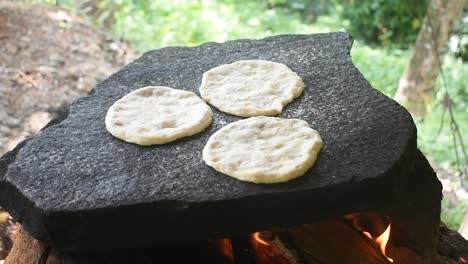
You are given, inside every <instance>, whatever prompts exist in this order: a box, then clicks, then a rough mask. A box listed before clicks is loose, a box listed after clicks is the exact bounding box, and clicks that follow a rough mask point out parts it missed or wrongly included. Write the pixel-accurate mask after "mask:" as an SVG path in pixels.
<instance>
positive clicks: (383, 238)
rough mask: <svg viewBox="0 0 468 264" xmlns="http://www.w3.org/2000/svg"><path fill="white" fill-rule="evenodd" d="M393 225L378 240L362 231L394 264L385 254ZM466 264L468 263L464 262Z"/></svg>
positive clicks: (390, 259)
mask: <svg viewBox="0 0 468 264" xmlns="http://www.w3.org/2000/svg"><path fill="white" fill-rule="evenodd" d="M391 226H392V225H391V224H389V225H388V227H387V229H386V230H385V231H384V232H383V233H382V234H380V236H378V237H377V238H376V239H372V235H371V234H370V233H369V232H367V231H362V233H363V234H364V235H365V236H366V237H367V238H369V239H371V240H374V241H375V243H377V244H378V245H379V246H380V250H382V254H383V255H384V256H385V257H386V258H387V259H388V261H390V262H392V263H393V259H392V258H389V257H388V256H387V254H385V248H386V247H387V243H388V239H389V238H390V230H391ZM462 263H466V262H462Z"/></svg>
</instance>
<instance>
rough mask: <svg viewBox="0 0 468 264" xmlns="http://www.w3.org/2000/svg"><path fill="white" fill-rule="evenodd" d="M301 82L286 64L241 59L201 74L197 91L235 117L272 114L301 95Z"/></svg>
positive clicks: (302, 84)
mask: <svg viewBox="0 0 468 264" xmlns="http://www.w3.org/2000/svg"><path fill="white" fill-rule="evenodd" d="M303 90H304V82H303V81H302V79H301V77H299V75H297V73H295V72H293V71H292V70H291V69H289V68H288V67H287V66H286V65H284V64H281V63H277V62H272V61H264V60H241V61H236V62H234V63H231V64H225V65H221V66H218V67H216V68H213V69H211V70H209V71H207V72H205V73H204V74H203V78H202V84H201V86H200V94H201V96H202V98H203V100H205V101H206V102H208V103H210V104H211V105H213V106H215V107H216V108H218V109H219V110H221V111H223V112H225V113H228V114H232V115H237V116H243V117H250V116H273V115H278V114H280V113H281V112H282V111H283V107H284V106H285V105H287V104H288V103H290V102H292V101H293V100H294V98H296V97H298V96H299V95H301V93H302V91H303Z"/></svg>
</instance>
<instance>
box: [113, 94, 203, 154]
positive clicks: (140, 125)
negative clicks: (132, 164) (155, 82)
mask: <svg viewBox="0 0 468 264" xmlns="http://www.w3.org/2000/svg"><path fill="white" fill-rule="evenodd" d="M211 121H212V113H211V109H210V107H209V106H208V105H207V104H206V103H205V102H204V101H203V100H201V99H200V98H199V97H198V96H197V95H196V94H194V93H192V92H187V91H182V90H176V89H172V88H169V87H164V86H148V87H144V88H140V89H138V90H135V91H133V92H131V93H129V94H127V95H125V96H124V97H122V98H121V99H119V100H118V101H116V102H115V103H114V104H113V105H112V106H111V107H110V108H109V110H108V111H107V116H106V128H107V130H108V131H109V132H110V133H111V134H112V135H114V136H115V137H117V138H120V139H122V140H125V141H127V142H130V143H135V144H138V145H144V146H146V145H155V144H164V143H168V142H171V141H174V140H176V139H179V138H182V137H188V136H191V135H193V134H196V133H198V132H201V131H202V130H203V129H205V128H206V127H207V126H209V125H210V124H211Z"/></svg>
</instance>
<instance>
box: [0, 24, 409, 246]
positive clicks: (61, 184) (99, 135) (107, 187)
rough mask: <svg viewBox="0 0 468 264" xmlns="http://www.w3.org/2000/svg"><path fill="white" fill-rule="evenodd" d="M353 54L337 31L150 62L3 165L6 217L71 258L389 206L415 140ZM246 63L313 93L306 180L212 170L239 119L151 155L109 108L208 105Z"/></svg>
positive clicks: (299, 107) (190, 51) (299, 113)
mask: <svg viewBox="0 0 468 264" xmlns="http://www.w3.org/2000/svg"><path fill="white" fill-rule="evenodd" d="M351 46H352V40H351V38H350V37H349V36H348V34H346V33H330V34H317V35H284V36H276V37H271V38H266V39H263V40H236V41H230V42H227V43H223V44H217V43H206V44H203V45H201V46H198V47H192V48H188V47H171V48H164V49H160V50H155V51H150V52H147V53H145V54H144V55H143V56H142V57H141V58H139V59H138V60H136V61H135V62H133V63H131V64H130V65H128V66H126V67H125V68H124V69H122V70H121V71H119V72H118V73H116V74H114V75H112V76H111V77H110V78H108V79H107V80H105V81H104V82H102V83H100V84H99V85H98V86H97V87H96V88H95V90H94V92H93V93H92V94H91V95H89V96H87V97H84V98H81V99H79V100H78V101H77V102H75V103H74V104H73V105H72V106H71V108H70V111H69V113H68V117H66V118H65V119H64V120H63V121H62V122H60V123H58V124H55V125H53V126H51V127H49V128H47V129H45V130H44V131H42V132H41V133H39V135H37V136H36V137H35V138H33V139H31V140H30V141H29V142H27V144H26V145H24V146H22V147H20V149H19V150H16V151H15V152H13V153H10V154H7V155H6V156H5V157H3V158H2V159H1V160H0V176H1V178H0V179H1V181H0V205H2V206H4V207H5V208H6V209H7V210H8V211H9V212H10V213H11V214H12V215H13V216H14V217H15V218H16V219H17V220H18V221H20V222H21V223H22V224H23V225H24V227H25V228H26V230H27V231H29V232H30V233H31V234H32V235H33V236H35V237H37V238H39V239H43V240H46V241H48V242H49V243H51V244H52V245H53V246H55V247H57V248H59V249H61V250H101V249H119V248H133V247H144V246H149V245H155V244H168V243H169V244H170V243H195V242H200V241H207V240H210V239H214V238H219V237H226V236H231V235H237V234H243V233H247V232H252V231H255V230H261V229H265V228H268V227H271V226H282V225H291V224H299V223H309V222H312V221H315V220H317V219H323V218H326V217H332V216H335V215H339V214H341V213H344V212H352V211H360V210H366V209H372V208H375V207H381V206H384V205H385V204H389V203H391V202H392V201H393V198H394V195H395V193H397V192H398V188H399V187H398V186H401V185H402V184H404V182H405V177H406V176H407V175H408V173H407V171H408V170H409V168H410V167H411V166H413V163H414V156H415V151H416V129H415V126H414V123H413V121H412V119H411V117H410V115H409V114H408V113H407V112H406V110H404V109H403V108H402V107H401V106H399V105H398V104H397V103H396V102H395V101H393V100H392V99H389V98H387V97H386V96H384V95H383V94H381V93H380V92H378V91H377V90H375V89H373V88H372V87H371V86H370V84H369V83H368V81H366V80H365V79H364V77H363V76H362V75H361V74H360V73H359V71H358V70H357V69H356V67H355V66H354V65H353V63H352V61H351V57H350V49H351ZM241 59H264V60H271V61H276V62H281V63H284V64H286V65H288V66H289V67H290V68H291V69H292V70H294V71H295V72H297V73H298V74H299V75H300V76H301V77H302V78H303V79H304V82H305V84H306V88H305V91H304V94H303V95H302V96H301V97H299V98H298V99H296V100H295V101H294V102H293V103H291V104H290V105H288V106H287V107H286V108H285V109H284V113H283V114H282V115H280V117H283V118H300V119H303V120H306V121H307V122H309V124H310V125H311V126H312V127H313V128H315V129H317V130H318V131H319V132H320V133H321V135H322V138H323V141H324V147H323V149H322V151H321V153H320V155H319V158H318V160H317V162H316V165H315V166H314V167H313V168H312V169H311V170H309V171H308V172H307V173H306V174H305V175H304V176H303V177H301V178H299V179H296V180H293V181H290V182H287V183H281V184H272V185H265V184H252V183H246V182H241V181H237V180H235V179H233V178H230V177H227V176H224V175H222V174H220V173H218V172H216V171H215V170H213V169H212V168H210V167H208V166H206V165H205V164H204V162H203V161H202V149H203V147H204V145H205V143H206V142H207V140H208V138H209V136H210V135H212V134H213V133H214V132H215V131H217V130H218V129H220V128H221V127H222V126H224V125H226V124H228V123H230V122H234V121H237V120H239V119H241V118H239V117H235V116H231V115H227V114H224V113H221V112H220V111H217V110H216V109H215V108H212V110H213V112H214V119H213V120H214V122H213V124H212V125H211V126H210V127H208V128H207V129H206V130H205V131H204V132H202V133H200V134H198V135H195V136H192V137H189V138H186V139H182V140H178V141H176V142H174V143H171V144H167V145H162V146H153V147H141V146H137V145H133V144H129V143H126V142H124V141H121V140H118V139H117V138H114V137H112V136H111V135H110V134H109V133H107V131H106V129H105V125H104V117H105V115H106V112H107V109H108V108H109V106H111V105H112V104H113V103H114V102H115V101H116V100H117V99H119V98H121V97H122V96H124V95H125V94H127V93H129V92H131V91H133V90H135V89H137V88H140V87H143V86H147V85H165V86H170V87H173V88H177V89H183V90H190V91H193V92H195V93H197V94H199V93H198V87H199V85H200V82H201V77H202V73H203V72H204V71H207V70H209V69H211V68H213V67H216V66H218V65H221V64H225V63H231V62H234V61H237V60H241ZM7 166H8V168H7Z"/></svg>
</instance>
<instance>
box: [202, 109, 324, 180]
mask: <svg viewBox="0 0 468 264" xmlns="http://www.w3.org/2000/svg"><path fill="white" fill-rule="evenodd" d="M321 148H322V139H321V137H320V134H319V133H318V132H317V131H316V130H314V129H312V128H310V126H309V124H308V123H307V122H305V121H303V120H300V119H281V118H276V117H264V116H262V117H251V118H248V119H245V120H241V121H237V122H234V123H231V124H229V125H227V126H225V127H223V128H221V129H220V130H218V131H217V132H216V133H214V134H213V135H212V136H211V137H210V139H209V140H208V142H207V144H206V146H205V148H204V149H203V160H204V161H205V162H206V164H208V165H209V166H211V167H213V168H214V169H215V170H217V171H219V172H222V173H224V174H227V175H229V176H231V177H234V178H236V179H239V180H242V181H248V182H254V183H278V182H285V181H289V180H291V179H294V178H297V177H299V176H301V175H303V174H304V173H305V172H306V171H307V170H308V169H309V168H310V167H312V165H313V164H314V162H315V159H316V158H317V154H318V152H319V151H320V149H321Z"/></svg>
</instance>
